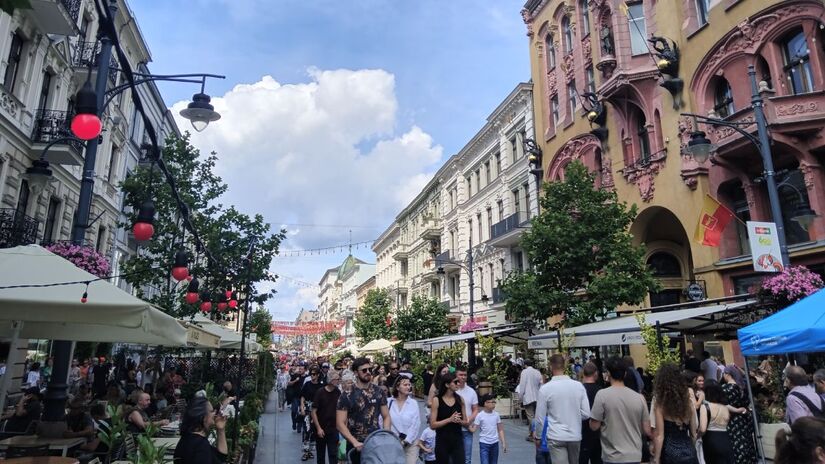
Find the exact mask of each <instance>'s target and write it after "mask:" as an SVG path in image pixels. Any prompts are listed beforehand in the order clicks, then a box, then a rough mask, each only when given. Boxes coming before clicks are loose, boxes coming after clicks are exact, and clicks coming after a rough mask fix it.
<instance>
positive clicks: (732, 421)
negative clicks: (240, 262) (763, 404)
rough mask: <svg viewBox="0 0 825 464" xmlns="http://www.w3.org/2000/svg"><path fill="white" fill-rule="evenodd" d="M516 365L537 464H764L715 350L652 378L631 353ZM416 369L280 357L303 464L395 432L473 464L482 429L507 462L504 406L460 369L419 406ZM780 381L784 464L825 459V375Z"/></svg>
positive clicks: (416, 451) (407, 442) (414, 446)
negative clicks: (783, 392) (783, 388)
mask: <svg viewBox="0 0 825 464" xmlns="http://www.w3.org/2000/svg"><path fill="white" fill-rule="evenodd" d="M510 361H511V364H512V365H513V366H514V368H513V370H514V371H515V372H518V376H517V379H516V382H513V383H514V384H515V386H513V387H512V389H513V390H514V391H515V394H516V395H517V396H518V397H519V399H520V403H521V409H522V410H523V411H524V413H525V415H526V416H527V418H528V423H529V424H530V425H529V429H528V430H527V431H526V435H527V436H526V439H527V440H529V441H531V442H533V443H534V445H535V450H536V453H535V460H536V463H537V464H542V463H551V462H552V463H554V464H560V463H563V464H574V463H575V464H579V463H581V464H587V463H591V464H597V463H603V462H604V463H614V464H619V463H643V462H648V463H652V464H700V463H701V464H716V463H720V464H728V463H734V464H752V463H755V462H757V446H758V443H757V439H758V437H757V434H756V432H755V430H754V426H753V424H754V422H753V415H752V410H751V409H750V398H749V395H750V390H749V389H748V384H747V382H746V379H745V373H744V372H743V371H742V370H741V369H740V368H739V367H737V366H736V365H734V364H732V363H730V364H727V365H726V364H725V363H724V362H723V361H722V360H720V359H714V358H712V357H711V356H710V355H709V354H708V353H707V352H703V353H701V354H700V355H699V356H698V357H697V356H694V354H693V353H692V352H690V351H689V352H688V353H687V355H686V357H685V359H684V360H683V362H682V363H681V364H680V365H676V364H663V365H662V366H661V367H660V368H659V369H658V371H657V372H655V373H653V374H654V375H653V376H651V375H649V374H648V373H646V372H645V370H644V369H642V368H637V367H635V365H634V364H635V363H634V362H633V359H632V358H631V357H629V356H625V357H613V358H609V359H607V360H605V361H604V362H601V360H597V359H595V358H594V357H590V358H589V359H586V360H584V361H583V363H582V362H581V361H580V360H579V358H572V357H566V356H562V355H558V354H557V355H553V356H551V357H550V359H549V360H548V368H547V371H544V370H543V369H538V368H537V367H536V366H535V365H534V363H533V361H532V360H530V359H522V358H521V357H520V356H519V357H518V358H517V359H512V358H510ZM412 367H413V366H411V365H409V364H408V363H405V362H397V361H391V362H389V363H387V364H379V363H373V362H371V361H370V360H369V359H366V358H357V359H353V358H352V357H346V358H343V359H341V360H340V361H338V362H336V363H334V364H330V363H329V362H328V360H327V359H326V358H318V359H316V360H313V361H303V360H301V359H299V358H287V359H282V363H281V364H280V365H279V367H278V379H277V381H276V390H277V393H278V407H279V410H280V411H284V412H288V413H290V414H291V418H292V426H293V430H295V431H296V433H301V434H302V438H303V442H304V453H303V456H302V459H303V460H305V461H306V460H309V459H311V458H313V457H315V458H316V462H318V463H326V462H330V463H333V464H335V463H338V462H354V463H358V462H359V458H358V454H359V452H361V451H362V450H363V448H364V442H365V440H366V439H367V437H368V436H369V435H370V434H371V433H372V432H375V431H377V430H381V429H384V430H388V431H391V432H393V434H394V435H395V437H396V439H397V440H398V442H399V444H400V448H399V453H401V454H403V459H404V462H406V463H407V464H415V463H418V462H424V463H438V464H442V463H443V464H459V463H462V464H463V463H471V462H472V451H473V450H472V446H473V437H474V434H475V433H478V438H479V439H478V443H479V444H478V448H479V449H478V455H479V457H480V462H481V464H487V463H496V462H498V461H499V459H500V456H501V454H502V453H504V452H506V451H507V438H508V437H506V436H505V433H504V428H503V425H502V421H501V417H500V416H499V415H498V413H496V411H495V406H496V400H497V399H496V398H495V397H494V396H492V395H489V394H485V395H482V396H481V397H479V395H478V394H477V392H476V390H475V389H474V388H473V386H471V383H472V378H473V375H472V373H468V370H467V367H466V365H465V364H462V363H460V362H457V363H451V364H449V365H448V364H443V365H440V366H438V367H436V368H435V369H431V366H427V367H426V368H425V369H423V371H422V370H416V371H417V372H422V374H421V375H422V377H423V379H422V384H423V385H424V390H423V392H420V394H421V399H418V398H416V397H415V396H414V395H413V392H412V390H413V384H414V381H415V380H416V379H415V375H414V374H413V370H412ZM508 370H509V369H508ZM757 372H759V370H757ZM783 376H784V378H785V379H786V384H785V386H786V388H787V389H788V390H789V393H788V395H787V399H786V405H787V417H786V420H787V423H788V424H789V425H790V427H791V428H790V432H782V433H780V434H779V436H777V455H776V458H775V462H777V463H780V464H782V463H793V464H803V463H822V464H825V418H823V416H825V370H820V371H816V372H815V373H813V375H812V377H811V376H809V375H808V374H807V373H806V372H805V371H804V370H803V369H802V368H801V367H798V366H793V365H788V366H787V367H786V368H785V370H784V371H783ZM753 383H754V384H758V383H759V381H758V380H757V379H754V380H753ZM511 385H512V384H511ZM425 392H426V399H424V393H425ZM422 400H423V401H424V405H423V406H424V407H423V411H424V412H423V413H422V412H421V410H422V408H419V402H420V401H422ZM422 416H423V417H422ZM511 439H512V437H511ZM313 443H314V446H313ZM344 450H346V453H342V452H341V451H344ZM346 459H350V461H346Z"/></svg>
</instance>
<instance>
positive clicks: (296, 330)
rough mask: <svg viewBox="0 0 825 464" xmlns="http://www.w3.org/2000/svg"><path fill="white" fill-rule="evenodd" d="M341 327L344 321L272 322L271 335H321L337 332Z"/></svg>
mask: <svg viewBox="0 0 825 464" xmlns="http://www.w3.org/2000/svg"><path fill="white" fill-rule="evenodd" d="M343 326H344V321H313V322H292V321H274V322H273V323H272V333H274V334H275V335H283V336H287V337H289V336H296V335H322V334H325V333H327V332H338V331H339V330H341V327H343Z"/></svg>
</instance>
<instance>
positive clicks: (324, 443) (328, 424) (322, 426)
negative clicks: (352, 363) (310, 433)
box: [312, 364, 341, 464]
mask: <svg viewBox="0 0 825 464" xmlns="http://www.w3.org/2000/svg"><path fill="white" fill-rule="evenodd" d="M327 366H329V364H327ZM340 378H341V376H340V374H338V372H336V371H331V372H330V373H329V374H327V384H326V385H324V388H321V389H319V390H318V391H317V392H315V398H313V401H312V424H313V426H314V427H315V435H316V438H315V459H316V461H317V462H318V464H325V463H326V457H329V464H336V463H337V462H338V429H336V428H335V414H336V412H335V411H336V407H337V405H338V398H339V397H340V396H341V390H340V389H338V384H339V382H340Z"/></svg>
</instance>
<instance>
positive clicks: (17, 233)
mask: <svg viewBox="0 0 825 464" xmlns="http://www.w3.org/2000/svg"><path fill="white" fill-rule="evenodd" d="M39 226H40V221H38V220H37V219H35V218H33V217H31V216H26V215H25V214H23V213H22V212H20V211H18V210H16V209H14V208H0V248H11V247H16V246H20V245H31V244H32V243H35V242H36V241H37V230H38V227H39Z"/></svg>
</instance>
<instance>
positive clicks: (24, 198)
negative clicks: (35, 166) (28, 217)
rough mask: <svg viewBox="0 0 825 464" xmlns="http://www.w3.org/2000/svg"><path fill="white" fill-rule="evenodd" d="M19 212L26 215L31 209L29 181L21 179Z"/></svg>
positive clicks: (18, 197) (18, 201) (18, 200)
mask: <svg viewBox="0 0 825 464" xmlns="http://www.w3.org/2000/svg"><path fill="white" fill-rule="evenodd" d="M15 209H16V210H17V214H19V215H24V214H26V211H27V210H28V209H29V181H27V180H26V179H23V180H21V181H20V194H19V195H18V196H17V208H15Z"/></svg>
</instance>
